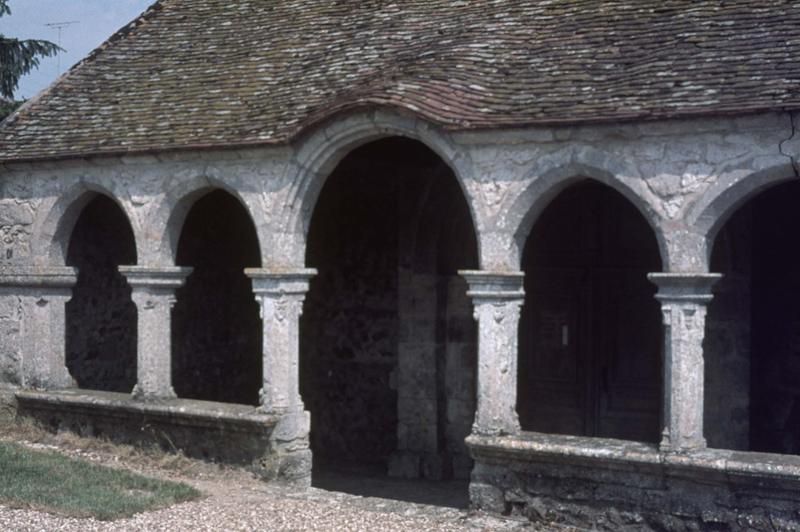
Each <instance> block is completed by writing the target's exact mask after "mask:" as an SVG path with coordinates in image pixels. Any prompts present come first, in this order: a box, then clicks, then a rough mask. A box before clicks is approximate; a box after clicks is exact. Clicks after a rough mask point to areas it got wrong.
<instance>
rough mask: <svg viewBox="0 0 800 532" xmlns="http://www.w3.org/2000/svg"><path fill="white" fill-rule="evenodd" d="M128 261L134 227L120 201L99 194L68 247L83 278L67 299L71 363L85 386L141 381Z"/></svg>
mask: <svg viewBox="0 0 800 532" xmlns="http://www.w3.org/2000/svg"><path fill="white" fill-rule="evenodd" d="M123 264H125V265H128V264H136V243H135V240H134V237H133V231H132V230H131V227H130V224H129V223H128V219H127V218H126V216H125V213H124V212H123V211H122V209H121V208H120V207H119V205H117V204H116V203H115V202H114V201H113V200H112V199H110V198H108V197H107V196H103V195H99V194H98V195H96V196H95V197H94V198H93V199H92V200H90V201H89V203H88V204H87V205H86V206H85V207H84V208H83V210H82V211H81V213H80V215H79V216H78V219H77V221H76V223H75V227H74V229H73V230H72V235H71V236H70V240H69V246H68V248H67V265H69V266H75V267H77V268H78V281H77V283H76V285H75V287H74V288H73V289H72V299H71V300H70V301H69V302H68V303H67V305H66V364H67V369H68V370H69V372H70V374H71V375H72V377H73V378H74V379H75V380H76V381H77V383H78V386H79V387H80V388H85V389H89V390H104V391H110V392H125V393H127V392H130V391H131V390H132V389H133V386H134V385H135V384H136V306H135V305H134V304H133V301H131V289H130V287H129V286H128V283H127V281H126V280H125V278H124V277H123V276H122V274H120V273H119V270H118V269H117V267H118V266H120V265H123Z"/></svg>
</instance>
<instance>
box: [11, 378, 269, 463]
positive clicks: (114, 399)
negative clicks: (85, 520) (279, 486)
mask: <svg viewBox="0 0 800 532" xmlns="http://www.w3.org/2000/svg"><path fill="white" fill-rule="evenodd" d="M14 396H15V398H16V401H17V415H19V416H23V417H29V418H32V419H34V420H36V421H37V422H39V423H40V424H42V425H43V426H44V427H45V428H48V429H49V430H53V431H63V430H67V431H71V432H75V433H77V434H79V435H82V436H91V437H103V438H107V439H109V440H111V441H114V442H117V443H127V444H137V445H142V444H143V445H158V446H160V447H161V448H163V449H164V450H166V451H181V452H183V453H185V454H186V455H188V456H192V457H197V458H203V459H209V460H212V461H219V462H225V463H234V464H254V463H259V462H260V461H263V459H264V458H265V456H267V455H269V454H270V436H271V434H272V432H273V429H274V428H275V426H276V425H277V424H278V422H279V421H280V419H279V417H277V416H273V415H270V414H264V413H262V412H259V411H258V410H257V409H256V407H254V406H247V405H237V404H228V403H215V402H209V401H198V400H192V399H161V400H151V401H142V400H139V399H134V398H133V397H132V396H131V395H130V394H123V393H113V392H102V391H93V390H77V389H68V390H58V391H31V390H22V391H17V392H16V393H15V394H14Z"/></svg>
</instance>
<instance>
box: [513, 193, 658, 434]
mask: <svg viewBox="0 0 800 532" xmlns="http://www.w3.org/2000/svg"><path fill="white" fill-rule="evenodd" d="M565 181H566V182H567V183H571V184H572V186H569V187H568V188H565V189H563V190H561V191H560V193H559V194H558V196H557V197H556V198H554V199H553V201H551V202H550V203H548V205H547V207H546V208H545V209H543V211H542V213H541V215H540V216H539V217H538V219H537V220H536V223H535V224H534V226H533V227H532V228H531V230H530V233H529V234H528V236H527V239H526V240H527V241H526V242H525V244H524V246H525V247H524V248H523V255H522V257H521V265H520V266H521V268H520V269H521V270H522V271H523V272H524V273H525V279H524V291H525V302H524V304H523V306H522V310H521V314H520V322H519V323H520V325H519V345H518V382H517V386H518V388H517V412H518V415H519V421H520V426H521V428H522V430H532V431H538V432H547V433H558V434H572V435H578V436H593V437H607V438H619V439H629V440H635V441H648V442H652V443H655V442H656V441H658V437H659V433H660V429H661V428H662V427H661V426H660V423H659V418H660V413H661V410H662V408H663V403H662V398H663V393H662V389H663V372H662V367H663V366H662V361H661V359H662V349H663V345H664V344H663V341H662V338H663V325H662V315H661V310H660V306H659V303H658V301H656V299H655V297H654V295H655V292H656V287H655V285H653V284H652V283H651V282H649V281H648V278H647V275H648V274H649V273H651V272H656V271H661V270H663V259H662V258H661V252H660V251H661V250H660V249H659V247H658V243H657V240H656V238H655V234H654V231H653V230H652V227H651V225H650V224H649V223H648V222H647V221H646V219H645V217H644V216H643V215H642V213H641V211H640V210H639V209H638V208H637V207H636V206H635V205H634V204H633V203H632V202H631V201H629V200H628V198H627V197H625V196H624V195H623V194H622V193H620V192H619V191H618V190H617V189H616V188H613V187H610V186H608V185H606V184H605V183H601V182H600V181H599V180H596V179H580V180H578V179H574V178H570V179H567V180H565ZM576 181H578V182H576ZM559 188H560V187H559ZM634 390H635V391H634Z"/></svg>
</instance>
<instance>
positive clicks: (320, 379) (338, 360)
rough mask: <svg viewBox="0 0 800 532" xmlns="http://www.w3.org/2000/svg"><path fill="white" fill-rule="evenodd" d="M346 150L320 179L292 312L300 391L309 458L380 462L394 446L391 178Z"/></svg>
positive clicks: (394, 208) (394, 186) (394, 210)
mask: <svg viewBox="0 0 800 532" xmlns="http://www.w3.org/2000/svg"><path fill="white" fill-rule="evenodd" d="M385 170H386V168H385V167H384V168H381V166H380V165H379V164H376V165H370V164H369V163H368V162H365V161H359V160H355V159H353V158H351V159H349V160H347V161H345V162H344V163H343V164H342V165H340V167H339V169H338V170H337V172H336V173H335V174H334V175H333V176H331V178H330V179H329V180H328V183H327V185H326V188H325V189H324V190H323V193H322V195H321V197H320V200H319V203H318V204H317V207H316V209H315V218H314V221H313V222H312V226H311V231H310V234H309V247H308V264H309V265H310V266H312V267H315V268H317V270H318V272H319V273H318V275H317V276H316V278H314V279H312V281H311V288H310V290H309V293H308V295H307V296H306V302H305V305H304V311H303V317H302V321H301V342H300V345H301V366H300V368H301V375H302V377H301V388H300V390H301V393H302V395H303V399H304V402H305V404H306V408H308V409H309V410H310V411H311V426H312V432H311V440H312V446H313V449H314V452H315V456H317V457H318V458H319V459H323V460H324V459H325V458H336V459H339V460H342V459H343V460H349V461H362V462H366V463H383V464H385V463H386V460H387V458H388V456H389V455H390V454H391V453H392V452H393V451H394V450H395V449H396V447H397V428H396V427H397V386H398V384H397V377H396V367H397V357H398V335H399V334H400V331H399V327H400V323H399V319H398V313H397V308H398V270H397V267H398V223H399V222H400V220H399V218H398V214H399V213H398V205H397V192H398V188H399V186H400V183H399V182H398V180H397V179H396V177H397V176H395V175H392V174H390V175H386V174H385Z"/></svg>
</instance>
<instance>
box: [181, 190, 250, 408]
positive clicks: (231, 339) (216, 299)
mask: <svg viewBox="0 0 800 532" xmlns="http://www.w3.org/2000/svg"><path fill="white" fill-rule="evenodd" d="M177 263H178V265H179V266H191V267H192V268H194V270H193V271H192V274H191V275H190V276H189V277H188V278H187V280H186V284H185V285H184V286H183V287H181V288H180V289H178V291H177V303H176V305H175V309H174V311H173V312H174V313H173V342H172V345H173V361H172V375H173V376H172V383H173V387H174V388H175V392H176V393H177V394H178V396H179V397H185V398H189V399H205V400H209V401H220V402H226V403H243V404H252V405H255V404H258V402H259V401H258V399H259V398H258V392H259V390H260V388H261V375H262V353H261V351H262V343H261V337H262V332H261V331H262V328H261V319H260V317H259V309H258V304H257V303H256V301H255V299H254V297H253V292H252V287H251V283H250V279H249V278H248V277H247V276H246V275H245V274H244V269H245V268H247V267H258V266H260V265H261V257H260V252H259V245H258V238H257V236H256V230H255V227H254V226H253V222H252V220H251V219H250V216H249V215H248V213H247V211H246V210H245V209H244V207H243V206H242V204H241V203H239V201H238V200H237V199H236V198H234V197H233V196H231V195H230V194H228V193H227V192H224V191H221V190H216V191H213V192H210V193H208V194H206V195H205V196H203V197H201V198H200V199H199V200H197V202H196V203H195V204H194V205H193V206H192V208H191V210H190V211H189V214H188V215H187V217H186V221H185V223H184V226H183V230H182V232H181V237H180V240H179V242H178V256H177Z"/></svg>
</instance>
